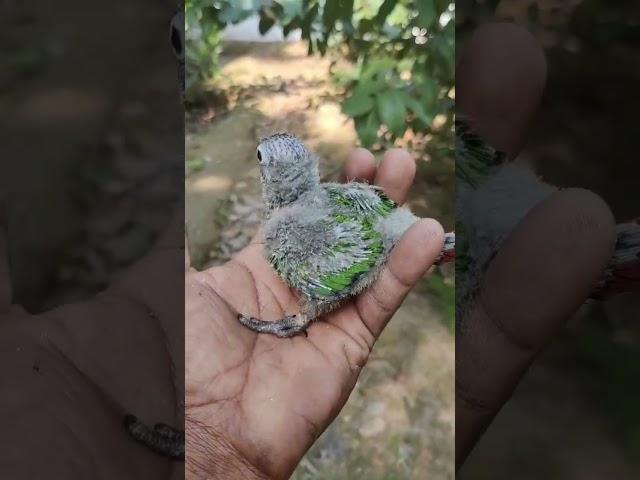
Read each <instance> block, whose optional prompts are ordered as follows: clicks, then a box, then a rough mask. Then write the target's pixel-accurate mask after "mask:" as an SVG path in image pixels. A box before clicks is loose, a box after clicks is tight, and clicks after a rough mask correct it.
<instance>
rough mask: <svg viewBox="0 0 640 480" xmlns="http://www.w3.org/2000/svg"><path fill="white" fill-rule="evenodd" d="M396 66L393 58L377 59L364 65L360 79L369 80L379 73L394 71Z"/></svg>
mask: <svg viewBox="0 0 640 480" xmlns="http://www.w3.org/2000/svg"><path fill="white" fill-rule="evenodd" d="M395 65H396V61H395V60H393V59H391V58H388V57H384V58H375V59H373V60H371V61H370V62H369V63H367V64H366V65H364V67H363V69H362V73H361V74H360V78H361V80H362V81H366V80H369V79H371V78H373V76H374V75H376V74H378V73H382V72H387V71H389V70H391V69H393V68H394V67H395Z"/></svg>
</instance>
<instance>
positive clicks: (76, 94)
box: [0, 0, 184, 312]
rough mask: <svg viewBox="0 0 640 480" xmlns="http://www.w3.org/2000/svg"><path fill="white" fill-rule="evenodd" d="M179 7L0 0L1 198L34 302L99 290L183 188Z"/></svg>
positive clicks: (141, 246)
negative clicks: (175, 33)
mask: <svg viewBox="0 0 640 480" xmlns="http://www.w3.org/2000/svg"><path fill="white" fill-rule="evenodd" d="M176 8H177V2H176V1H175V0H164V1H157V0H140V1H136V2H131V1H129V0H117V1H113V2H85V1H82V0H62V1H59V2H55V3H52V2H47V1H43V0H2V1H0V108H1V109H2V114H1V115H0V149H1V152H2V154H1V158H2V161H1V162H0V200H2V201H3V203H4V206H3V211H4V213H5V214H6V217H7V220H8V229H9V249H10V260H11V276H12V281H13V286H14V297H15V301H16V302H18V303H20V304H22V305H24V306H25V307H26V308H27V309H28V310H29V311H32V312H40V311H43V310H47V309H49V308H51V307H53V306H57V305H61V304H63V303H67V302H70V301H74V300H80V299H84V298H87V297H89V296H91V295H93V294H94V293H96V292H98V291H100V290H102V289H103V288H104V287H105V286H106V285H108V284H109V282H110V281H111V280H112V279H113V278H115V277H116V276H118V275H119V274H120V273H122V272H123V271H124V270H125V269H126V268H127V267H128V266H129V265H131V263H132V262H134V261H135V260H137V259H138V258H140V257H141V256H142V255H143V254H145V253H146V252H147V251H148V250H149V248H150V247H151V245H152V244H153V242H154V240H155V238H156V237H157V236H158V234H159V233H160V232H162V231H163V230H164V228H165V227H166V225H167V222H168V221H169V219H170V216H171V214H172V213H173V211H174V208H175V206H176V205H177V203H178V201H180V200H181V198H182V196H183V186H184V183H183V181H182V168H183V167H182V162H183V155H184V154H183V142H184V138H183V113H182V111H183V108H182V105H181V104H180V97H179V83H178V69H177V61H176V59H175V57H174V55H173V52H172V49H171V43H170V41H169V22H170V20H171V17H172V16H173V15H174V13H175V11H176Z"/></svg>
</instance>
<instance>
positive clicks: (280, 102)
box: [185, 43, 455, 480]
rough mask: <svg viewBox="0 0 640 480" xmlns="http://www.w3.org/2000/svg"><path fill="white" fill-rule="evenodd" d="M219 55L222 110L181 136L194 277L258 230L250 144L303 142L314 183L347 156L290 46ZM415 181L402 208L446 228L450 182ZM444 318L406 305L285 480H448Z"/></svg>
mask: <svg viewBox="0 0 640 480" xmlns="http://www.w3.org/2000/svg"><path fill="white" fill-rule="evenodd" d="M225 51H226V56H225V57H223V59H222V60H223V66H222V72H221V75H220V79H219V81H218V84H217V86H218V88H220V89H221V90H222V91H223V92H224V93H225V97H226V101H227V104H226V105H223V106H222V107H220V106H216V105H215V104H213V105H209V107H208V108H205V109H204V110H202V111H199V112H197V113H193V114H192V115H191V116H190V117H189V121H188V125H187V138H186V145H187V162H186V187H185V189H186V199H187V204H186V212H187V213H186V215H187V229H188V233H189V238H190V245H191V252H192V258H193V261H194V264H195V265H197V266H198V267H199V268H203V267H205V266H207V265H211V264H217V263H220V262H224V261H225V260H226V259H228V258H229V256H230V255H232V254H233V253H234V252H236V251H237V250H239V249H241V248H242V247H243V246H245V245H246V244H247V243H248V242H249V240H250V239H251V237H252V236H253V234H254V233H255V231H256V229H257V227H258V225H259V222H260V218H261V216H260V212H261V199H260V185H259V180H258V170H257V165H256V162H255V148H256V144H257V141H258V140H259V138H260V137H261V136H263V135H267V134H270V133H273V132H275V131H288V132H291V133H293V134H295V135H297V136H299V137H300V138H302V139H303V140H304V141H305V143H306V144H307V145H308V146H309V147H310V148H311V149H312V150H314V151H315V152H317V153H318V154H319V156H320V157H321V173H322V175H323V177H324V178H325V179H335V178H336V177H337V175H338V173H339V172H340V169H341V166H342V163H343V161H344V159H345V158H346V157H347V155H348V154H349V152H350V151H352V150H353V148H354V147H355V145H356V134H355V130H354V127H353V122H352V121H351V120H349V119H348V118H346V117H344V116H343V115H342V113H341V112H340V101H341V99H340V97H339V96H338V95H337V92H336V91H335V90H334V88H333V86H332V85H331V83H330V82H329V79H328V67H329V63H328V61H327V60H321V59H319V58H315V57H312V58H309V57H307V54H306V46H305V45H304V44H301V43H291V44H233V45H227V46H226V48H225ZM419 171H420V173H419V179H418V181H417V182H416V186H414V188H413V189H412V191H411V194H410V200H409V204H410V206H411V207H412V208H413V209H414V211H416V212H417V213H419V214H421V215H423V216H425V215H429V216H433V217H435V218H441V217H444V220H443V221H444V222H445V223H448V224H449V225H450V224H451V223H452V219H451V214H450V206H451V204H452V203H453V202H446V198H445V197H446V196H447V195H448V192H450V191H451V188H452V186H451V184H452V183H453V182H452V177H451V176H449V177H448V178H446V175H445V178H442V177H443V175H442V174H440V176H438V175H432V176H430V174H429V172H431V170H429V169H428V168H425V166H424V165H419ZM432 177H433V178H432ZM435 177H437V178H435ZM451 198H452V197H451ZM447 281H449V280H447ZM426 282H427V281H426V280H425V283H426ZM448 288H450V289H452V286H451V285H449V287H448ZM445 310H446V309H444V308H443V306H442V299H439V298H436V297H434V296H433V295H431V294H429V293H428V289H425V288H419V289H416V291H414V292H413V293H411V294H410V295H409V297H408V298H407V300H406V301H405V303H404V304H403V306H402V308H401V309H400V310H399V311H398V312H397V313H396V315H395V317H394V318H393V320H392V321H391V322H390V324H389V327H387V329H386V331H385V332H384V334H383V335H382V337H381V338H380V340H379V342H378V344H377V345H376V347H375V348H374V350H373V353H372V356H371V358H370V360H369V364H368V365H367V367H366V368H365V369H364V371H363V373H362V375H361V377H360V380H359V382H358V384H357V387H356V389H355V390H354V392H353V394H352V395H351V397H350V399H349V401H348V403H347V405H346V407H345V409H344V410H343V411H342V413H341V414H340V416H339V417H338V418H337V420H336V421H335V422H334V423H333V424H332V426H331V427H330V428H329V430H328V431H327V432H325V434H324V435H323V436H322V437H321V438H320V439H319V440H318V442H317V443H316V445H315V446H314V447H313V448H312V449H311V451H310V452H309V453H308V454H307V456H306V457H305V458H304V460H303V461H302V463H301V464H300V466H299V467H298V469H297V470H296V472H295V474H294V476H293V478H294V479H296V480H303V479H305V480H306V479H352V478H372V479H373V478H375V479H424V478H430V479H449V478H453V477H454V473H453V453H454V442H453V433H454V416H455V414H454V382H453V380H454V379H453V373H454V338H453V334H452V332H451V330H450V328H449V326H448V324H449V321H448V319H447V318H446V316H447V314H446V312H445Z"/></svg>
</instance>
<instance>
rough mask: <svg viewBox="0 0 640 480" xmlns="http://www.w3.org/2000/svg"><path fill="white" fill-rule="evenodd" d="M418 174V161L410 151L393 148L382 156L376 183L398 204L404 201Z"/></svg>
mask: <svg viewBox="0 0 640 480" xmlns="http://www.w3.org/2000/svg"><path fill="white" fill-rule="evenodd" d="M415 176H416V162H415V160H414V159H413V158H412V157H411V155H409V153H408V152H406V151H405V150H402V149H400V148H392V149H390V150H387V152H386V153H385V154H384V156H383V157H382V162H381V163H380V166H379V167H378V171H377V172H376V176H375V181H374V183H375V184H376V185H378V186H379V187H382V189H383V190H384V192H385V193H386V194H387V196H388V197H389V198H390V199H391V200H393V201H394V202H396V203H398V204H402V203H404V201H405V199H406V198H407V193H408V192H409V188H411V185H412V184H413V179H414V177H415Z"/></svg>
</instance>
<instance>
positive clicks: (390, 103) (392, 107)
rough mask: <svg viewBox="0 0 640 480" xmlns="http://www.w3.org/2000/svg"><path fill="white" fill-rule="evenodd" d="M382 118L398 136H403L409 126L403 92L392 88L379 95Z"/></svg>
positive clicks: (378, 100)
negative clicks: (406, 119)
mask: <svg viewBox="0 0 640 480" xmlns="http://www.w3.org/2000/svg"><path fill="white" fill-rule="evenodd" d="M377 103H378V113H379V114H380V119H381V120H382V122H383V123H384V124H385V125H386V126H387V127H388V128H389V130H390V131H391V133H393V134H394V135H395V136H396V137H401V136H402V134H403V133H404V131H405V130H406V128H407V125H406V121H405V114H406V110H405V104H404V99H403V95H402V92H401V91H399V90H391V91H388V92H384V93H382V94H379V95H378V96H377Z"/></svg>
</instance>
